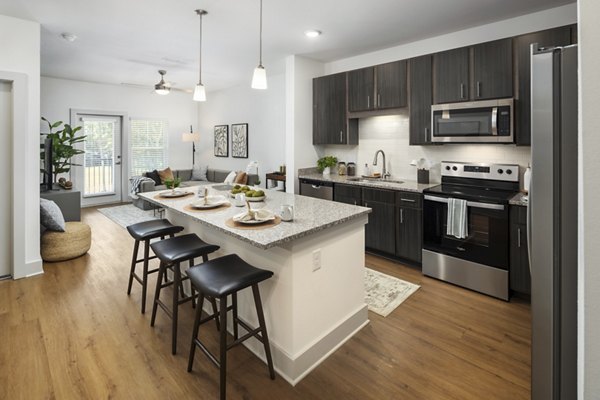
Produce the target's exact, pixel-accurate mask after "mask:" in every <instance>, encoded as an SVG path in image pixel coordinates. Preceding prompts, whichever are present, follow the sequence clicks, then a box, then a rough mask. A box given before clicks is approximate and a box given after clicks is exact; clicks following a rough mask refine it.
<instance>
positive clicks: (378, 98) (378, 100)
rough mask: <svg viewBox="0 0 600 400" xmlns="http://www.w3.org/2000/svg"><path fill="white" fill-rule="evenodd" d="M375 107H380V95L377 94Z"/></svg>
mask: <svg viewBox="0 0 600 400" xmlns="http://www.w3.org/2000/svg"><path fill="white" fill-rule="evenodd" d="M377 107H381V95H380V94H379V93H377Z"/></svg>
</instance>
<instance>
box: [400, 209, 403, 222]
mask: <svg viewBox="0 0 600 400" xmlns="http://www.w3.org/2000/svg"><path fill="white" fill-rule="evenodd" d="M400 223H401V224H403V223H404V210H403V209H400Z"/></svg>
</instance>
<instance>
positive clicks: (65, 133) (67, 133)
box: [40, 117, 85, 183]
mask: <svg viewBox="0 0 600 400" xmlns="http://www.w3.org/2000/svg"><path fill="white" fill-rule="evenodd" d="M42 120H43V121H45V122H46V123H47V124H48V128H49V130H50V132H48V133H42V134H41V135H42V136H46V137H47V138H48V139H52V172H53V174H54V179H53V181H54V183H56V181H57V178H58V175H59V174H66V173H68V172H70V171H71V167H73V166H81V164H75V163H73V162H71V159H72V158H73V156H76V155H78V154H83V153H85V151H83V150H81V149H76V148H75V145H76V144H77V143H81V142H83V141H84V140H85V136H77V132H79V131H80V130H81V128H82V127H81V126H76V127H74V128H73V127H72V126H71V125H69V124H64V125H63V122H62V121H57V122H54V123H52V122H50V121H48V120H47V119H46V118H44V117H42ZM61 125H63V126H62V129H61ZM57 128H58V130H57V131H54V129H57ZM40 157H41V158H42V159H44V153H43V152H41V153H40Z"/></svg>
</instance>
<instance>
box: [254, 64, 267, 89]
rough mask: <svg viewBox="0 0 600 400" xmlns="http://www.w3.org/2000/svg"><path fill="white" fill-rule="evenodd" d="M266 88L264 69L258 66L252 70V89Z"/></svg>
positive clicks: (265, 72)
mask: <svg viewBox="0 0 600 400" xmlns="http://www.w3.org/2000/svg"><path fill="white" fill-rule="evenodd" d="M266 88H267V71H266V70H265V67H263V66H262V65H259V66H258V67H256V68H254V75H252V89H266Z"/></svg>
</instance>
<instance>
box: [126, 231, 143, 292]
mask: <svg viewBox="0 0 600 400" xmlns="http://www.w3.org/2000/svg"><path fill="white" fill-rule="evenodd" d="M139 248H140V241H139V240H136V241H135V244H134V245H133V257H131V270H130V271H129V285H127V294H128V295H130V294H131V285H132V284H133V274H134V273H135V265H136V264H137V262H136V261H137V256H138V250H139Z"/></svg>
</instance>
